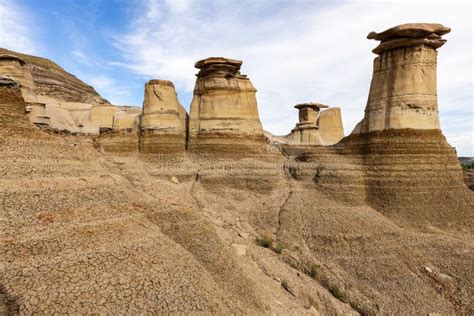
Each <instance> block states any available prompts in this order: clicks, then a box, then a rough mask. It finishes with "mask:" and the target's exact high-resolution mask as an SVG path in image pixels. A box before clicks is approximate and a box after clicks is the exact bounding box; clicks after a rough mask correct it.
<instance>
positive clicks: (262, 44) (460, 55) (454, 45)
mask: <svg viewBox="0 0 474 316" xmlns="http://www.w3.org/2000/svg"><path fill="white" fill-rule="evenodd" d="M146 4H147V6H146V7H145V8H141V9H142V10H141V11H142V12H141V13H142V14H141V15H139V16H137V19H136V20H134V22H133V23H132V24H131V25H130V32H129V33H127V34H125V35H123V36H120V37H117V43H116V45H117V47H118V48H120V49H121V50H122V51H123V54H124V63H125V64H126V65H128V67H129V68H130V69H132V70H133V71H134V72H135V73H137V74H140V75H143V76H146V77H148V78H150V79H151V78H162V79H170V80H172V81H174V83H175V85H176V87H177V89H178V91H179V92H181V93H183V92H186V93H191V91H192V88H193V85H194V80H195V77H194V75H193V73H194V72H195V71H196V70H195V69H194V68H193V64H194V62H195V61H196V60H199V59H201V58H205V57H209V56H225V57H231V58H236V59H241V60H243V61H244V64H243V67H242V72H243V73H246V74H248V75H249V77H250V78H251V80H252V82H253V83H254V85H255V86H256V88H257V90H258V93H257V98H258V101H259V111H260V116H261V119H262V122H263V125H264V128H265V129H267V130H270V131H271V132H273V133H275V134H285V133H287V132H289V131H290V130H291V128H292V127H293V126H294V124H295V122H296V120H297V113H296V110H294V109H293V107H292V106H293V105H294V104H296V103H299V102H304V101H317V102H322V103H326V104H329V105H331V106H339V107H341V108H342V113H343V120H344V125H345V129H346V133H349V132H350V131H351V130H352V128H353V127H354V125H355V124H356V123H357V121H359V120H360V119H361V118H362V116H363V110H364V107H365V103H366V99H367V94H368V89H369V84H370V77H371V70H372V60H373V58H374V57H375V55H373V54H372V53H371V49H372V48H374V47H375V46H376V45H377V43H376V42H374V41H369V40H367V39H365V36H366V35H367V33H368V32H369V31H372V30H375V31H382V30H384V29H386V28H388V27H391V26H394V25H397V24H401V23H406V22H440V23H443V24H445V25H447V26H450V27H451V28H452V29H453V31H452V33H451V34H448V35H446V36H445V37H446V38H447V39H448V43H447V44H446V45H445V46H444V47H443V48H441V49H440V50H439V51H440V53H439V68H438V69H439V71H438V77H439V83H438V86H439V101H440V102H439V103H440V112H441V121H442V126H443V128H444V131H445V133H446V134H447V135H453V136H452V137H449V136H448V141H450V142H452V143H453V145H455V146H456V147H462V148H467V146H468V145H469V144H466V140H468V138H467V137H465V135H468V134H469V133H470V131H471V130H472V120H471V121H470V122H465V126H464V129H463V130H461V131H459V130H458V129H457V131H455V132H454V126H453V124H454V123H452V122H450V120H449V117H450V115H449V113H447V112H450V111H456V112H459V111H464V113H466V115H468V116H470V117H471V118H472V117H473V113H472V92H467V90H471V89H472V87H473V78H472V72H471V69H472V63H473V62H472V38H473V31H472V5H471V4H470V3H457V2H455V3H452V2H444V3H439V2H430V4H429V5H427V3H426V2H417V3H415V2H414V1H410V2H386V1H382V2H380V1H379V2H366V1H365V2H350V3H337V4H332V5H328V4H325V3H323V2H314V1H295V2H287V1H281V2H278V1H271V2H270V1H239V2H229V1H226V2H224V1H218V0H216V1H200V2H199V3H197V2H188V1H179V2H176V1H165V2H159V1H157V0H149V1H148V2H147V3H146ZM143 10H145V11H143ZM143 12H147V14H145V15H143ZM183 12H185V14H183ZM444 114H446V116H445V117H443V115H444ZM452 131H453V132H452ZM459 141H461V142H463V143H462V144H461V143H457V142H459ZM471 145H472V144H471ZM471 147H472V146H471ZM471 154H472V152H471Z"/></svg>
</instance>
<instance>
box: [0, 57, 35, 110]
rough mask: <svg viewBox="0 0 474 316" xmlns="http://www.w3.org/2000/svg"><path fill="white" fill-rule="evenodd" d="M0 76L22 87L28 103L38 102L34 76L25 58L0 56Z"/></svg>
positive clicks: (24, 97)
mask: <svg viewBox="0 0 474 316" xmlns="http://www.w3.org/2000/svg"><path fill="white" fill-rule="evenodd" d="M0 74H1V75H2V76H5V77H8V78H11V79H13V80H15V81H16V82H17V83H18V84H19V85H20V89H21V93H22V95H23V99H25V102H26V103H29V102H33V103H36V102H37V99H36V94H35V85H34V82H33V76H32V74H31V72H30V71H29V69H28V68H27V67H26V62H25V60H24V59H23V58H20V57H18V56H15V55H12V54H0Z"/></svg>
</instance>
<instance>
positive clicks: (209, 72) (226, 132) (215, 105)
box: [188, 57, 265, 154]
mask: <svg viewBox="0 0 474 316" xmlns="http://www.w3.org/2000/svg"><path fill="white" fill-rule="evenodd" d="M241 65H242V62H241V61H240V60H233V59H228V58H222V57H210V58H207V59H204V60H200V61H198V62H196V64H195V67H196V68H198V69H199V73H198V74H197V80H196V85H195V88H194V96H193V100H192V103H191V109H190V120H189V141H188V148H189V149H190V150H191V151H193V152H238V153H244V154H246V153H255V152H258V151H260V150H261V148H262V146H263V144H264V142H265V138H264V136H263V129H262V124H261V122H260V119H259V116H258V109H257V100H256V97H255V92H256V91H257V90H256V89H255V88H254V86H253V85H252V83H251V82H250V80H249V78H247V76H246V75H242V74H241V73H240V67H241Z"/></svg>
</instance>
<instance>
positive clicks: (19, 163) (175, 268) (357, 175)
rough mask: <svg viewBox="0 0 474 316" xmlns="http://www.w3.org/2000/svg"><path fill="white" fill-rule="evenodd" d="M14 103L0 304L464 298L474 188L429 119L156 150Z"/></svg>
mask: <svg viewBox="0 0 474 316" xmlns="http://www.w3.org/2000/svg"><path fill="white" fill-rule="evenodd" d="M203 64H204V65H205V64H206V62H203ZM207 64H209V63H207ZM237 64H238V63H236V62H232V61H231V62H230V63H229V66H231V68H232V67H236V66H237ZM211 65H213V64H212V63H211V64H210V65H209V66H211ZM226 67H227V66H225V67H224V68H225V69H228V68H226ZM427 67H429V65H428V66H427ZM217 68H218V69H221V70H222V68H221V66H219V67H217ZM422 68H423V67H422ZM203 69H205V68H203ZM215 70H216V69H213V70H212V71H211V73H212V72H213V71H215ZM221 70H219V71H221ZM222 71H223V70H222ZM422 71H423V69H422ZM378 78H379V79H380V80H385V79H384V78H383V76H379V77H378ZM373 84H377V83H373ZM213 98H214V96H213ZM71 106H72V107H78V106H79V105H78V104H71ZM25 107H26V104H25V102H24V99H23V97H22V91H21V90H20V88H19V85H18V84H16V85H15V84H12V82H11V81H6V82H5V83H4V84H2V81H1V80H0V151H1V152H2V155H0V175H1V177H0V257H1V258H2V259H5V260H0V311H6V312H9V313H13V314H17V313H21V314H34V313H39V314H54V313H59V314H94V313H99V314H154V313H161V314H170V313H171V314H284V315H302V314H320V315H357V314H365V315H369V314H397V315H405V314H417V315H418V314H447V315H449V314H459V315H471V314H473V313H474V301H473V295H472V293H474V280H473V279H472V275H473V274H474V271H473V266H472V264H470V263H471V262H473V260H474V258H473V253H474V244H473V235H474V229H473V227H474V213H473V209H474V195H473V192H471V191H469V190H468V189H467V187H466V186H465V185H464V184H463V183H462V173H461V168H460V166H459V164H458V163H457V160H456V157H455V152H454V150H453V148H452V147H451V146H449V145H448V144H447V143H446V141H445V139H444V137H443V135H442V133H441V131H440V130H437V129H431V130H426V129H413V128H405V129H387V130H380V131H370V132H366V133H357V134H353V135H350V136H349V137H346V138H344V139H343V140H342V141H340V142H338V143H337V144H335V145H333V146H306V147H300V146H291V145H289V144H282V145H281V148H280V149H281V150H282V151H283V152H284V153H285V154H287V156H290V157H289V158H287V156H284V155H274V156H272V159H273V160H271V161H269V160H268V159H260V158H259V157H258V156H254V157H253V158H254V159H239V158H241V157H240V156H239V154H238V153H237V154H236V155H235V156H224V155H222V156H218V155H214V156H212V157H210V159H208V158H207V157H206V155H203V156H199V155H182V156H181V155H179V156H178V155H177V157H170V156H168V157H167V159H161V158H159V156H160V155H142V154H139V153H127V154H125V155H122V154H120V155H119V154H116V153H108V152H104V151H102V150H100V148H98V146H97V143H96V142H95V138H96V137H92V136H88V135H71V134H70V133H68V134H61V133H52V132H51V130H46V129H45V130H42V129H38V128H36V127H35V125H34V124H33V123H31V122H30V121H29V120H28V117H27V114H26V113H25ZM79 107H80V108H82V107H84V108H86V106H83V105H81V106H79ZM216 108H217V106H216ZM120 110H121V111H123V112H126V113H127V114H138V113H137V112H136V111H135V110H133V109H125V108H120ZM85 111H86V110H85ZM326 111H327V110H326ZM76 112H78V111H76ZM79 112H80V111H79ZM71 116H72V119H73V121H74V122H76V124H77V122H78V121H79V120H81V117H82V116H81V114H80V113H75V114H73V115H71ZM116 119H117V120H116ZM134 124H136V122H135V121H134V120H133V119H131V120H129V117H128V116H127V115H125V114H121V113H119V114H114V120H113V121H112V127H113V126H114V125H116V127H117V128H118V129H117V130H119V131H122V129H121V128H120V127H130V126H134ZM217 125H218V124H217ZM127 130H128V128H124V129H123V131H127ZM111 131H112V132H113V131H114V129H113V128H112V129H111ZM103 135H104V133H102V134H101V136H100V138H102V136H103ZM267 136H268V138H269V139H274V140H275V139H277V138H272V136H271V135H267ZM113 139H117V138H113ZM277 153H279V151H278V152H277ZM288 153H290V154H288ZM233 157H234V158H235V159H234V158H233ZM262 236H265V238H261V237H262ZM256 239H258V240H259V241H260V240H263V241H264V242H265V243H257V242H256V241H255V240H256ZM265 245H266V246H265ZM262 246H263V247H262ZM265 247H270V248H265Z"/></svg>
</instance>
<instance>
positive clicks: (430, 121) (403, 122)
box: [353, 23, 450, 134]
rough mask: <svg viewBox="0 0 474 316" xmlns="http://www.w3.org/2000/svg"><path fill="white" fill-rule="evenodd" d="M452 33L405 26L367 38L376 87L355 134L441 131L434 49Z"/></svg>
mask: <svg viewBox="0 0 474 316" xmlns="http://www.w3.org/2000/svg"><path fill="white" fill-rule="evenodd" d="M449 31H450V29H449V28H447V27H444V26H442V25H440V24H426V23H420V24H403V25H400V26H397V27H393V28H391V29H388V30H386V31H384V32H381V33H376V32H371V33H370V34H369V35H368V36H367V37H368V38H369V39H375V40H377V41H381V43H380V44H379V46H377V47H376V48H375V49H374V50H373V52H374V53H376V54H378V55H379V56H378V57H377V58H375V60H374V69H373V76H372V82H371V85H370V92H369V98H368V101H367V106H366V109H365V117H364V119H363V120H362V121H361V122H360V123H359V124H358V125H357V126H356V128H355V129H354V131H353V133H354V134H355V133H369V132H372V131H382V130H388V129H404V128H414V129H427V130H429V129H440V125H439V118H438V103H437V96H436V57H437V53H436V48H438V47H441V46H442V45H443V44H444V43H445V42H446V40H444V39H441V35H443V34H446V33H448V32H449Z"/></svg>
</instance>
